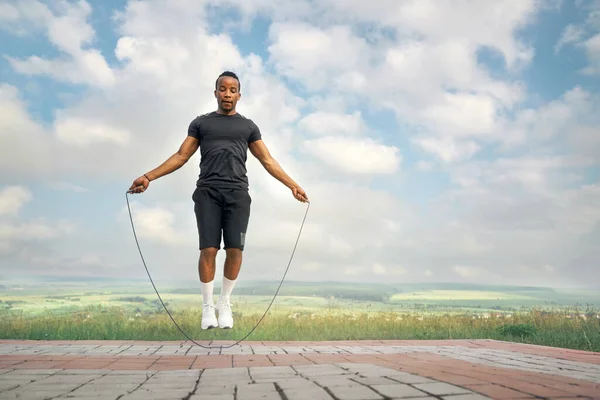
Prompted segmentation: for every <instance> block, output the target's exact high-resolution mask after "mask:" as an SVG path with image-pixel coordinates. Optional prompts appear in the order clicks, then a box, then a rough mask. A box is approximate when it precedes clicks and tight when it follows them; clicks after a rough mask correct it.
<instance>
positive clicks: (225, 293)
mask: <svg viewBox="0 0 600 400" xmlns="http://www.w3.org/2000/svg"><path fill="white" fill-rule="evenodd" d="M234 286H235V280H233V281H232V280H230V279H227V278H225V275H223V287H221V298H229V297H230V296H231V292H233V288H234Z"/></svg>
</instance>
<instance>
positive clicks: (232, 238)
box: [192, 186, 252, 250]
mask: <svg viewBox="0 0 600 400" xmlns="http://www.w3.org/2000/svg"><path fill="white" fill-rule="evenodd" d="M192 199H193V200H194V213H195V214H196V223H197V225H198V238H199V247H200V250H202V249H205V248H207V247H216V248H217V249H220V248H221V237H222V238H223V241H224V244H225V246H224V248H225V249H228V248H237V249H240V250H244V243H245V241H246V230H247V228H248V221H249V219H250V203H251V202H252V199H251V198H250V194H249V193H248V190H244V189H221V188H214V187H205V186H201V187H197V188H196V190H195V191H194V194H193V195H192ZM221 232H222V236H221Z"/></svg>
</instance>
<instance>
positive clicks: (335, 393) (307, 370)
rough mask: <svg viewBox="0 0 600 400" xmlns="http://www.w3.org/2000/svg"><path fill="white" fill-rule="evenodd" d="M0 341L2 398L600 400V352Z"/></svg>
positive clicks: (480, 346) (484, 345)
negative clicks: (535, 399) (537, 399)
mask: <svg viewBox="0 0 600 400" xmlns="http://www.w3.org/2000/svg"><path fill="white" fill-rule="evenodd" d="M201 344H203V345H205V346H214V347H216V348H212V349H204V348H201V347H198V346H195V345H194V344H193V343H190V342H187V341H173V342H141V341H77V342H75V341H17V340H0V399H22V400H33V399H59V398H60V399H65V398H70V399H90V398H94V399H119V400H121V399H124V400H126V399H138V398H139V399H142V398H143V399H144V400H150V399H186V400H196V399H206V398H207V399H216V400H225V399H229V400H234V399H235V400H243V399H250V400H251V399H287V400H292V399H310V400H318V399H338V400H345V399H349V400H350V399H357V400H358V399H401V398H402V399H403V398H411V399H424V398H427V399H453V400H462V399H465V400H468V399H473V400H475V399H534V398H545V399H554V398H556V399H570V398H578V399H600V353H593V352H585V351H577V350H568V349H559V348H550V347H544V346H533V345H524V344H517V343H508V342H500V341H492V340H444V341H334V342H243V343H242V344H241V345H238V346H234V347H231V348H219V346H228V345H230V344H231V342H213V343H210V342H201Z"/></svg>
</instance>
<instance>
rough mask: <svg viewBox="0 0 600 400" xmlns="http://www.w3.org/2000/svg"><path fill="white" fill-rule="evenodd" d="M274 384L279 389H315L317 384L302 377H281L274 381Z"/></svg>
mask: <svg viewBox="0 0 600 400" xmlns="http://www.w3.org/2000/svg"><path fill="white" fill-rule="evenodd" d="M274 384H275V385H276V386H278V387H280V388H281V389H307V390H308V389H315V388H319V386H318V385H317V384H316V383H314V382H313V381H312V380H309V379H304V378H292V379H282V380H278V381H275V382H274Z"/></svg>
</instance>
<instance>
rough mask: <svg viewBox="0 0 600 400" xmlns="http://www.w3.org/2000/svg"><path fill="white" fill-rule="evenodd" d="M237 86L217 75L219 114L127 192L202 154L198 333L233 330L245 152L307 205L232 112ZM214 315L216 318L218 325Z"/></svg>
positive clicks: (249, 126) (245, 205)
mask: <svg viewBox="0 0 600 400" xmlns="http://www.w3.org/2000/svg"><path fill="white" fill-rule="evenodd" d="M240 86H241V85H240V81H239V79H238V77H237V75H236V74H235V73H233V72H229V71H225V72H223V73H222V74H221V75H219V77H218V78H217V81H216V83H215V92H214V94H215V98H216V99H217V106H218V108H217V111H213V112H210V113H208V114H204V115H201V116H199V117H197V118H195V119H194V120H193V121H192V122H191V123H190V125H189V128H188V135H187V138H186V139H185V140H184V141H183V143H182V145H181V147H180V148H179V150H178V151H177V152H176V153H175V154H173V155H172V156H171V157H169V158H168V159H167V160H166V161H165V162H164V163H162V164H161V165H160V166H159V167H157V168H155V169H153V170H152V171H150V172H147V173H145V174H144V175H142V176H140V177H139V178H137V179H136V180H134V181H133V184H132V185H131V187H130V188H129V190H130V191H131V192H132V193H142V192H144V191H145V190H146V189H148V186H149V185H150V182H151V181H153V180H156V179H158V178H160V177H162V176H165V175H168V174H170V173H171V172H174V171H176V170H178V169H179V168H181V167H182V166H183V165H184V164H185V163H186V162H187V161H188V160H189V159H190V157H191V156H192V155H193V154H194V153H195V152H196V151H197V150H198V148H200V176H199V178H198V180H197V182H196V190H195V191H194V193H193V195H192V200H193V201H194V213H195V214H196V222H197V225H198V236H199V247H200V259H199V261H198V274H199V275H200V285H201V289H202V298H203V307H202V329H209V328H215V327H217V326H219V327H221V328H232V327H233V316H232V313H231V304H230V296H231V293H232V291H233V288H234V286H235V283H236V279H237V277H238V274H239V272H240V268H241V265H242V252H243V250H244V243H245V239H246V229H247V227H248V221H249V218H250V203H251V202H252V200H251V198H250V195H249V193H248V178H247V176H246V172H247V170H246V158H247V153H248V149H250V152H251V153H252V155H254V157H256V158H257V159H258V160H259V161H260V163H261V164H262V166H263V167H264V168H265V169H266V170H267V172H269V174H271V175H272V176H273V177H274V178H276V179H277V180H279V181H280V182H281V183H283V184H284V185H285V186H287V187H288V188H289V189H290V190H291V191H292V194H293V195H294V197H295V198H296V199H297V200H298V201H301V202H303V203H305V202H308V197H307V195H306V193H305V192H304V190H303V189H302V188H301V187H300V186H299V185H298V184H297V183H296V182H294V180H293V179H292V178H290V177H289V176H288V175H287V174H286V173H285V172H284V171H283V169H282V168H281V166H280V165H279V163H278V162H277V161H276V160H275V159H274V158H273V157H272V156H271V154H270V153H269V150H268V149H267V146H266V145H265V143H264V142H263V141H262V136H261V133H260V130H259V128H258V126H257V125H256V124H255V123H254V122H253V121H252V120H250V119H248V118H246V117H244V116H242V115H240V114H238V113H237V112H236V109H235V107H236V104H237V102H238V101H239V100H240V97H241V93H240ZM221 231H222V235H223V236H221ZM221 237H223V241H224V244H225V246H224V248H225V252H226V259H225V266H224V274H223V286H222V289H221V295H220V296H219V301H218V302H217V305H216V306H215V304H214V302H213V287H214V278H215V269H216V257H217V252H218V251H219V249H220V248H221ZM215 309H217V310H218V313H219V319H218V320H217V318H216V315H215Z"/></svg>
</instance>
